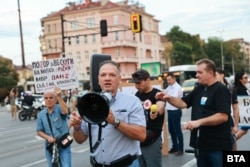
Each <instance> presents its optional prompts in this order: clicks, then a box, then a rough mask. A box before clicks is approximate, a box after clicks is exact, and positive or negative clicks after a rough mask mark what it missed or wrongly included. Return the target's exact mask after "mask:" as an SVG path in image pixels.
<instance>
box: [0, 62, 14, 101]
mask: <svg viewBox="0 0 250 167" xmlns="http://www.w3.org/2000/svg"><path fill="white" fill-rule="evenodd" d="M0 81H1V82H0V101H2V100H3V99H4V98H5V97H6V96H8V95H9V92H10V90H11V89H12V88H13V87H16V85H17V83H18V73H17V72H16V71H15V70H14V69H13V68H11V64H10V62H9V61H6V60H1V61H0Z"/></svg>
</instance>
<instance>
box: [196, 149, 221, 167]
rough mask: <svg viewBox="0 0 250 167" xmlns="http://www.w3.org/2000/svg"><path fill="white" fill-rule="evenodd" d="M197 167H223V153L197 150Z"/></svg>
mask: <svg viewBox="0 0 250 167" xmlns="http://www.w3.org/2000/svg"><path fill="white" fill-rule="evenodd" d="M197 166H198V167H222V166H223V151H202V150H199V153H198V159H197Z"/></svg>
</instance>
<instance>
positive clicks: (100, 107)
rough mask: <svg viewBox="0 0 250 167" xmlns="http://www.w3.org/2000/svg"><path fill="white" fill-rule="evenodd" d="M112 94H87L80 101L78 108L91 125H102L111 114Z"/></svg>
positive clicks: (104, 92)
mask: <svg viewBox="0 0 250 167" xmlns="http://www.w3.org/2000/svg"><path fill="white" fill-rule="evenodd" d="M111 99H112V94H111V93H110V92H106V91H103V92H100V93H87V94H85V95H83V96H82V97H81V98H80V100H79V101H78V104H77V108H78V111H79V114H80V116H81V117H82V119H84V120H85V121H86V122H88V123H91V124H101V123H102V122H104V121H105V120H106V118H107V117H108V114H109V102H110V101H111Z"/></svg>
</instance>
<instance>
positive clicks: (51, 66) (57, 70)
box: [32, 58, 78, 93]
mask: <svg viewBox="0 0 250 167" xmlns="http://www.w3.org/2000/svg"><path fill="white" fill-rule="evenodd" d="M32 68H33V76H34V81H35V89H36V93H44V92H45V91H46V92H47V91H53V90H54V87H55V86H58V87H59V88H60V89H61V90H67V89H74V88H78V80H77V73H76V69H75V64H74V59H73V58H59V59H48V60H44V61H36V62H32Z"/></svg>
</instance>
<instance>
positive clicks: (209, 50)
mask: <svg viewBox="0 0 250 167" xmlns="http://www.w3.org/2000/svg"><path fill="white" fill-rule="evenodd" d="M204 50H205V53H206V54H207V56H208V58H209V59H211V60H213V61H214V63H215V65H216V67H221V40H220V39H219V38H217V37H211V38H208V42H207V43H206V44H205V46H204ZM223 50H224V49H223Z"/></svg>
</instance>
